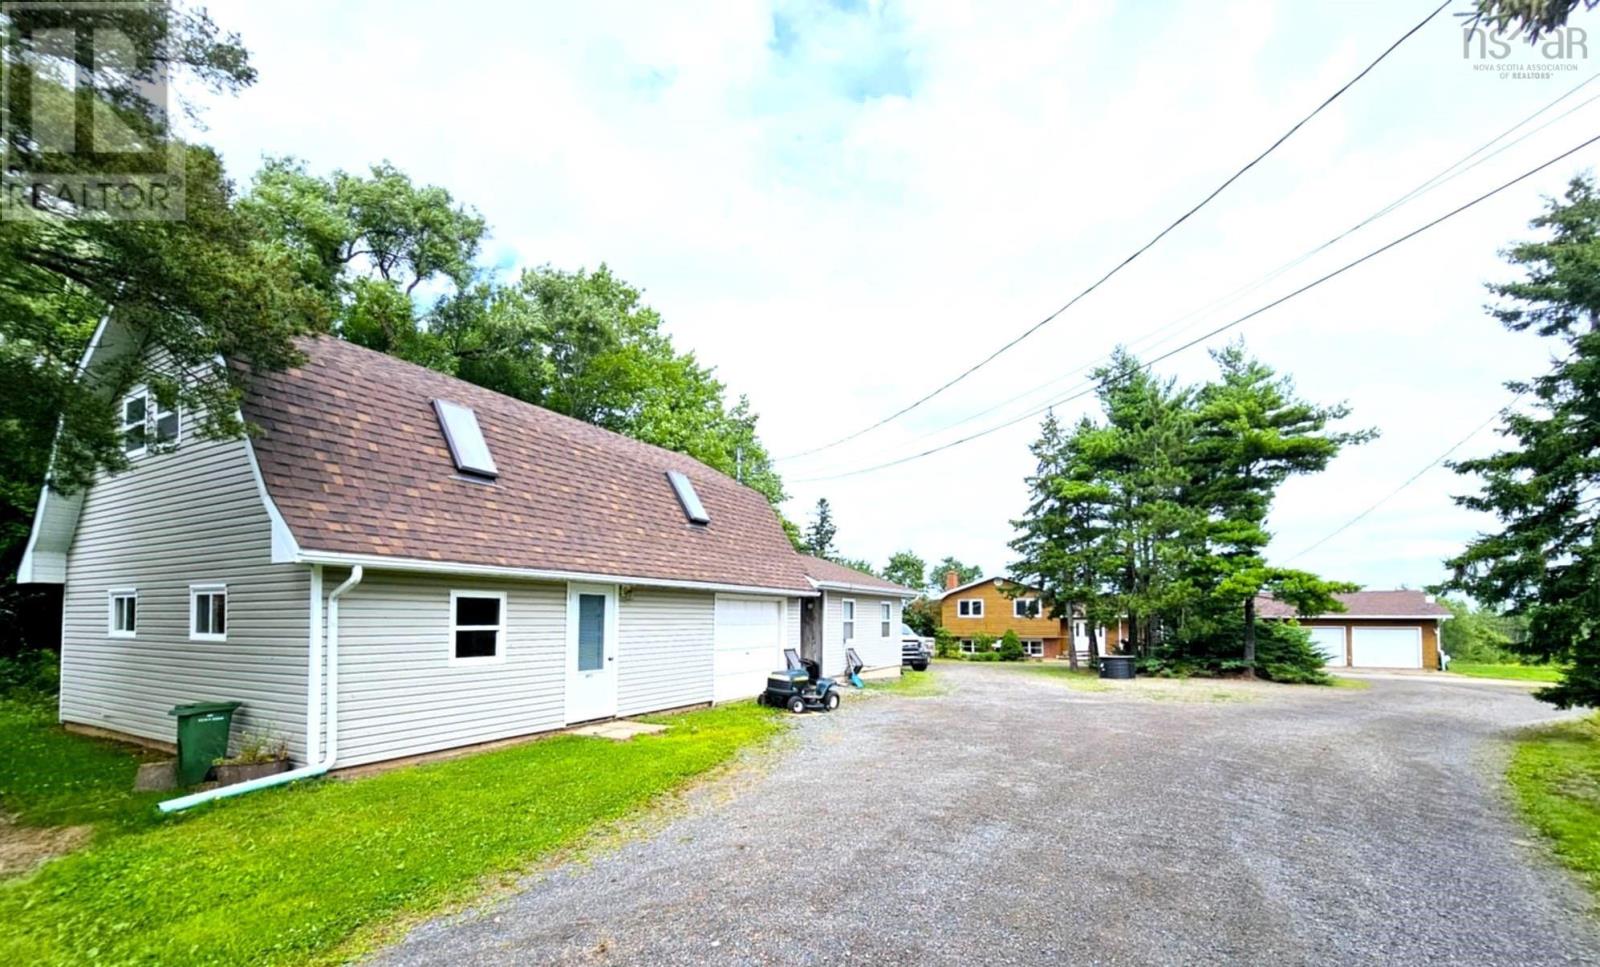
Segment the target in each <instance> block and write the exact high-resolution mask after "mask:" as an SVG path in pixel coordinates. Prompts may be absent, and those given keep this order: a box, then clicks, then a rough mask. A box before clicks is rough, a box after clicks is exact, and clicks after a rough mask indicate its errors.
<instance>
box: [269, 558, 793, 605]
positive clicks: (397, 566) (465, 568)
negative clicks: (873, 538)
mask: <svg viewBox="0 0 1600 967" xmlns="http://www.w3.org/2000/svg"><path fill="white" fill-rule="evenodd" d="M294 563H297V564H324V565H327V566H329V567H362V566H365V567H370V568H372V569H373V570H375V571H377V570H388V571H414V572H418V573H422V574H456V575H469V576H477V577H488V578H515V579H517V580H528V581H562V582H565V581H577V582H588V583H591V584H629V585H633V586H635V587H643V588H673V589H677V590H685V591H720V592H723V593H725V594H770V595H775V596H780V597H788V598H814V597H816V596H817V592H816V591H814V590H811V589H805V590H802V589H800V588H769V587H762V586H761V585H746V584H721V583H717V582H713V581H681V580H677V579H674V578H653V577H640V576H638V575H628V574H601V573H598V572H589V571H553V570H545V569H542V568H531V567H501V566H498V565H493V564H463V563H456V562H451V561H431V560H426V559H424V558H416V557H387V556H383V555H377V554H347V553H345V552H343V551H308V550H301V551H299V553H298V554H296V555H295V559H294ZM808 583H810V582H809V579H808Z"/></svg>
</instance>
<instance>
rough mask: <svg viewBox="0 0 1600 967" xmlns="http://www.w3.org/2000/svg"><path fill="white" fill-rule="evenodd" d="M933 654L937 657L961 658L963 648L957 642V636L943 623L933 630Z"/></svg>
mask: <svg viewBox="0 0 1600 967" xmlns="http://www.w3.org/2000/svg"><path fill="white" fill-rule="evenodd" d="M933 656H934V657H935V658H959V657H961V648H960V646H959V645H957V644H956V636H955V634H954V633H953V632H952V631H951V630H950V629H949V628H946V627H944V626H943V625H941V626H939V627H938V628H935V629H934V630H933Z"/></svg>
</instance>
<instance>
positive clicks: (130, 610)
mask: <svg viewBox="0 0 1600 967" xmlns="http://www.w3.org/2000/svg"><path fill="white" fill-rule="evenodd" d="M138 622H139V602H138V601H136V600H134V599H133V598H123V599H122V630H123V631H132V630H134V629H135V628H137V627H138Z"/></svg>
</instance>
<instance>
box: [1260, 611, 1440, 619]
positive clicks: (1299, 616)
mask: <svg viewBox="0 0 1600 967" xmlns="http://www.w3.org/2000/svg"><path fill="white" fill-rule="evenodd" d="M1450 617H1451V616H1450V615H1447V614H1349V613H1347V612H1342V613H1339V614H1289V615H1281V614H1280V615H1270V616H1269V615H1262V619H1263V620H1266V621H1289V620H1291V619H1293V620H1295V621H1448V620H1449V619H1450Z"/></svg>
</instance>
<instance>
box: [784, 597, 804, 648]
mask: <svg viewBox="0 0 1600 967" xmlns="http://www.w3.org/2000/svg"><path fill="white" fill-rule="evenodd" d="M787 604H788V607H786V608H785V609H784V612H785V614H786V616H787V618H788V625H789V627H788V630H787V631H785V632H784V636H783V647H785V648H793V649H794V650H795V651H797V652H798V651H799V650H800V609H801V608H802V607H804V602H803V600H802V599H800V598H790V599H789V600H788V602H787Z"/></svg>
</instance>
